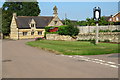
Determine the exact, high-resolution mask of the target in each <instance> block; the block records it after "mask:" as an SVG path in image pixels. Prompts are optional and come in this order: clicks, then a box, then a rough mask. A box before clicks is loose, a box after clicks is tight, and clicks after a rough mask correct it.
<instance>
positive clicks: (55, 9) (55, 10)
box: [53, 6, 58, 16]
mask: <svg viewBox="0 0 120 80" xmlns="http://www.w3.org/2000/svg"><path fill="white" fill-rule="evenodd" d="M53 10H54V13H53V15H54V16H58V13H57V10H58V8H57V7H56V6H54V8H53Z"/></svg>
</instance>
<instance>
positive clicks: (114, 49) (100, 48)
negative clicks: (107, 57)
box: [26, 40, 118, 55]
mask: <svg viewBox="0 0 120 80" xmlns="http://www.w3.org/2000/svg"><path fill="white" fill-rule="evenodd" d="M26 44H27V45H30V46H33V47H38V48H42V49H47V50H50V51H54V52H57V53H61V54H64V55H100V54H110V53H118V45H117V44H110V43H99V44H98V45H94V44H92V43H90V42H84V41H51V40H41V41H32V42H27V43H26Z"/></svg>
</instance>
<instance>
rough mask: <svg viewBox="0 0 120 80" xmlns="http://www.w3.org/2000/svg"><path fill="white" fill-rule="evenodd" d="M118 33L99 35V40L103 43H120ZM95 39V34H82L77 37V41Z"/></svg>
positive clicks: (119, 33)
mask: <svg viewBox="0 0 120 80" xmlns="http://www.w3.org/2000/svg"><path fill="white" fill-rule="evenodd" d="M119 35H120V32H104V33H99V40H100V41H105V40H109V41H110V42H120V40H119V37H120V36H119ZM93 39H95V33H86V34H85V33H84V34H79V35H78V36H77V40H93Z"/></svg>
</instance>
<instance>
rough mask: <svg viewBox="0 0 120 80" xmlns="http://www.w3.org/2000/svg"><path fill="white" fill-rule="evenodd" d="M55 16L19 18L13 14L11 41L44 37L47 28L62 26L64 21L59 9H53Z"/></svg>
mask: <svg viewBox="0 0 120 80" xmlns="http://www.w3.org/2000/svg"><path fill="white" fill-rule="evenodd" d="M53 10H54V13H53V14H54V16H17V14H16V13H13V18H12V21H11V26H10V38H11V39H29V38H36V37H44V32H45V29H44V28H45V27H46V26H61V25H63V23H62V21H61V20H60V19H59V17H58V13H57V7H56V6H55V7H54V8H53Z"/></svg>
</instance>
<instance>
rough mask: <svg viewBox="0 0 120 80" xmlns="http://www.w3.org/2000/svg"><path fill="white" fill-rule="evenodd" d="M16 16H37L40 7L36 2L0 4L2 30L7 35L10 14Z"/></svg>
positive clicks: (10, 18)
mask: <svg viewBox="0 0 120 80" xmlns="http://www.w3.org/2000/svg"><path fill="white" fill-rule="evenodd" d="M13 13H17V15H18V16H38V15H39V14H40V9H39V6H38V2H5V3H4V4H3V6H2V32H3V34H4V35H9V33H10V24H11V20H12V14H13Z"/></svg>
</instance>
